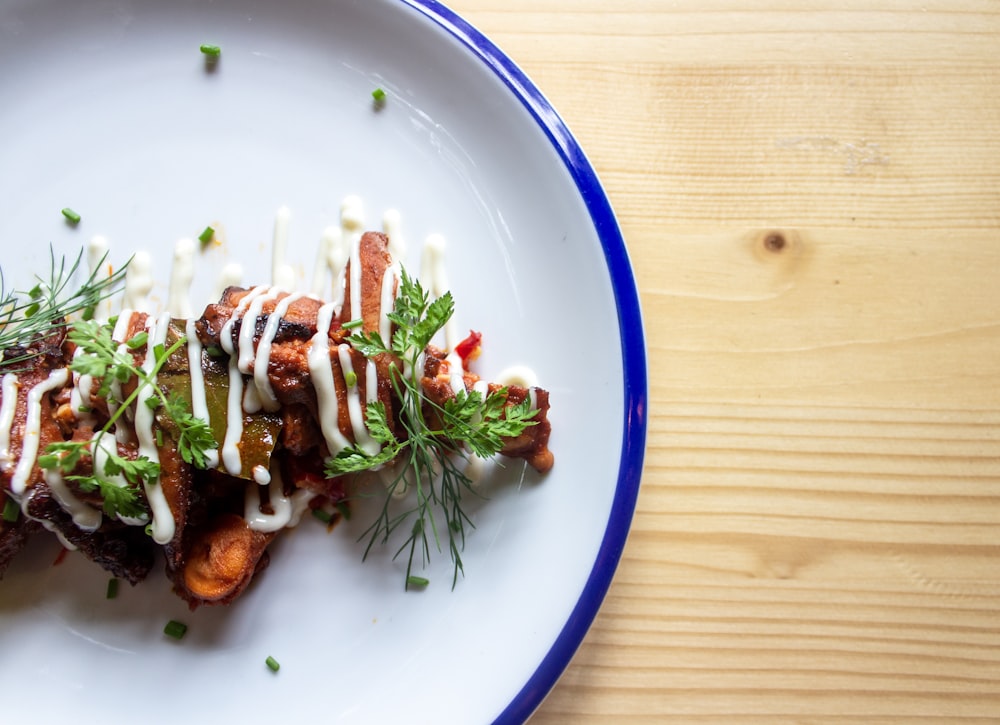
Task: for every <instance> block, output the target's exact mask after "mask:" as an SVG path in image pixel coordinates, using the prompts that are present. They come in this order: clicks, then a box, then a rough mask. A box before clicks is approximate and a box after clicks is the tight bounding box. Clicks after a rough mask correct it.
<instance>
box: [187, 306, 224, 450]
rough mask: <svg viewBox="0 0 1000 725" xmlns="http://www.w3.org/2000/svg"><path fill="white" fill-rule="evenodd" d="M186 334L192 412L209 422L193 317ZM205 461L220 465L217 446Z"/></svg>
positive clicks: (200, 348)
mask: <svg viewBox="0 0 1000 725" xmlns="http://www.w3.org/2000/svg"><path fill="white" fill-rule="evenodd" d="M184 335H185V336H186V337H187V354H188V370H189V371H190V373H191V413H192V414H193V415H194V417H195V418H200V419H201V420H203V421H205V423H206V424H209V423H211V422H212V421H211V417H210V414H209V412H208V395H207V392H206V390H205V371H204V370H202V367H201V351H202V347H201V340H199V339H198V331H197V328H196V326H195V321H194V320H193V319H189V320H188V321H187V323H186V324H185V326H184ZM205 462H206V465H207V466H208V468H215V467H216V466H218V465H219V451H218V450H217V449H215V448H212V449H211V450H208V451H206V452H205Z"/></svg>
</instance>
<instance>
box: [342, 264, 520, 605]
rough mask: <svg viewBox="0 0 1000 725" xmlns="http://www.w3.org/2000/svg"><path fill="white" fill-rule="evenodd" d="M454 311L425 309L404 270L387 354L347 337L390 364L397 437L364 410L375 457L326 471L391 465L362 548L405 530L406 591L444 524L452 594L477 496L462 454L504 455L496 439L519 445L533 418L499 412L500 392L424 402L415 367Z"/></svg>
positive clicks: (449, 304) (346, 453) (383, 414)
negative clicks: (403, 498) (470, 503)
mask: <svg viewBox="0 0 1000 725" xmlns="http://www.w3.org/2000/svg"><path fill="white" fill-rule="evenodd" d="M453 311H454V301H453V299H452V296H451V293H445V294H444V295H442V296H440V297H437V298H435V299H434V300H430V299H429V295H428V293H427V292H426V291H425V290H424V289H423V287H422V286H421V285H420V282H419V281H418V280H416V279H414V278H411V277H410V276H409V275H408V274H407V273H406V270H402V273H401V280H400V285H399V295H398V296H397V298H396V303H395V305H394V308H393V311H392V312H391V313H389V315H388V317H389V319H390V320H391V321H392V323H393V325H394V328H395V329H394V331H393V333H392V338H391V341H390V343H389V344H386V342H385V341H384V340H383V339H382V337H381V336H380V335H379V333H377V332H367V333H366V332H355V333H353V334H352V335H351V336H350V337H349V338H348V342H349V343H350V344H351V346H352V347H354V349H356V350H358V351H359V352H361V353H362V354H364V355H365V356H367V357H374V356H377V355H390V356H392V358H393V359H394V361H396V362H394V363H393V364H392V365H391V366H390V375H391V382H392V386H393V390H394V392H395V395H396V398H397V399H398V401H399V416H398V420H397V421H396V423H397V424H398V427H399V429H401V430H402V435H400V436H399V437H397V436H396V435H395V434H394V433H393V430H394V428H393V426H392V425H391V424H390V421H389V418H388V413H387V411H386V408H385V406H384V405H383V404H382V403H370V404H369V405H368V406H367V409H366V412H365V422H366V426H367V428H368V432H369V434H370V435H371V437H372V438H373V439H374V440H376V441H377V442H378V443H379V444H380V445H381V450H380V451H379V452H378V453H376V454H369V453H367V452H365V451H364V450H362V449H361V448H360V447H359V446H351V447H349V448H347V449H345V450H343V451H341V452H340V453H339V454H337V455H336V456H335V457H333V458H331V459H329V460H328V461H327V463H326V472H327V475H329V476H337V475H343V474H347V473H358V472H361V471H365V470H371V469H376V468H379V467H382V466H384V465H386V464H389V463H391V462H395V464H394V465H395V466H396V469H395V470H396V471H397V472H396V474H395V476H394V477H393V479H392V481H391V482H390V484H389V485H388V487H387V493H386V497H385V500H384V502H383V505H382V509H381V511H380V512H379V514H378V516H377V518H376V520H375V522H374V523H372V525H371V526H370V527H369V528H368V529H367V530H366V531H365V534H364V536H367V537H368V547H367V549H366V551H365V554H366V555H367V553H368V552H369V551H370V550H371V547H372V546H373V545H374V544H375V543H376V542H382V543H384V542H386V541H387V540H388V539H389V537H390V536H391V535H392V533H393V532H394V531H396V530H397V529H398V528H399V527H400V526H402V525H403V524H404V523H405V522H408V521H410V520H412V521H413V523H412V525H410V533H409V536H408V537H407V538H406V540H405V541H404V542H403V544H402V546H400V548H399V549H398V550H397V552H396V556H398V555H399V554H401V553H402V552H404V551H406V552H408V560H407V565H406V587H407V588H409V586H410V585H411V583H413V582H415V581H417V580H419V581H421V582H423V580H422V579H421V578H420V577H414V575H413V574H412V569H413V564H414V559H415V557H416V554H417V551H418V549H419V551H420V552H421V555H422V558H423V560H424V562H425V563H426V562H427V560H428V559H429V557H430V550H431V543H430V542H431V540H433V542H434V545H435V547H436V548H437V549H438V550H439V551H440V549H441V535H440V531H439V528H438V520H437V515H441V516H443V519H444V527H443V528H444V530H445V531H446V532H447V534H448V549H449V553H450V555H451V559H452V562H453V563H454V573H453V577H452V586H454V585H455V583H456V582H457V580H458V575H459V573H462V572H464V568H463V564H462V556H461V552H462V549H463V548H464V545H465V533H466V526H470V527H471V526H473V524H472V521H471V519H470V518H469V516H468V515H467V514H466V512H465V511H464V509H463V507H462V501H463V496H464V495H466V494H472V495H478V494H476V492H475V490H474V489H473V487H472V481H471V479H470V478H469V477H468V476H467V475H466V474H465V472H464V469H463V467H462V466H461V465H460V462H462V461H464V460H466V459H467V458H468V455H469V452H470V451H471V453H472V454H473V455H475V456H478V457H481V458H489V457H490V456H493V455H495V454H496V453H498V452H499V451H500V450H501V449H502V447H503V439H504V438H508V437H513V436H517V435H520V434H521V433H522V432H523V431H524V429H525V428H526V427H527V426H529V425H534V424H535V422H534V421H533V420H532V418H533V417H534V416H535V415H536V413H537V411H536V410H532V409H531V404H530V401H528V400H525V401H524V402H523V403H520V404H518V405H508V404H507V393H508V391H507V388H500V389H497V390H494V391H492V392H490V393H488V394H487V395H485V396H483V395H482V394H480V393H479V392H476V391H473V392H466V391H460V392H459V393H458V394H457V395H456V396H455V397H453V398H451V399H448V400H446V401H445V402H444V405H438V404H436V403H434V402H433V401H430V400H428V399H427V398H426V397H425V396H424V394H423V388H422V385H421V382H420V380H421V377H422V376H423V369H422V358H423V355H424V352H425V350H426V348H427V346H428V345H429V344H430V342H431V340H432V339H433V338H434V336H435V335H436V334H437V333H438V332H439V331H440V330H441V329H442V328H443V327H444V326H445V324H446V323H447V322H448V320H449V319H450V318H451V315H452V313H453ZM404 491H405V492H408V493H409V494H410V496H411V499H410V500H412V501H413V503H412V504H410V505H409V507H408V508H406V504H403V506H404V510H402V511H396V508H397V507H396V506H394V501H395V499H396V498H397V497H396V494H397V493H402V492H404Z"/></svg>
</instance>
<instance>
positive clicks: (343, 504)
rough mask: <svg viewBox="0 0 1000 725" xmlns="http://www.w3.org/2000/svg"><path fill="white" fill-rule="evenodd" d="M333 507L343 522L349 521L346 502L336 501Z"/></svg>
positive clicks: (349, 512)
mask: <svg viewBox="0 0 1000 725" xmlns="http://www.w3.org/2000/svg"><path fill="white" fill-rule="evenodd" d="M333 507H334V508H335V509H337V511H339V512H340V515H341V516H343V517H344V521H350V520H351V507H350V506H348V505H347V501H337V503H335V504H334V505H333Z"/></svg>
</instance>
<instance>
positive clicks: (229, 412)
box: [219, 286, 269, 476]
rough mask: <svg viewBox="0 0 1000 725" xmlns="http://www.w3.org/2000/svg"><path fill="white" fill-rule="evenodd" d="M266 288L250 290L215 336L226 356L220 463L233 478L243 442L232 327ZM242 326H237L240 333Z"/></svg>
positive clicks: (240, 463) (239, 465)
mask: <svg viewBox="0 0 1000 725" xmlns="http://www.w3.org/2000/svg"><path fill="white" fill-rule="evenodd" d="M268 289H269V288H267V287H263V286H261V287H254V288H253V289H251V290H250V291H249V292H247V293H246V294H245V295H244V296H243V299H241V300H240V301H239V303H237V305H236V309H235V310H233V314H232V316H231V317H230V318H229V319H228V320H226V324H224V325H223V326H222V330H221V332H220V333H219V344H220V345H222V349H223V350H224V351H225V352H226V353H227V354H228V355H229V395H228V398H227V400H226V435H225V438H224V439H223V443H222V453H221V459H222V463H223V465H224V466H225V469H226V471H227V472H228V473H229V474H231V475H233V476H235V475H238V474H239V473H240V471H241V470H242V468H243V461H242V458H241V456H240V449H239V447H238V446H237V444H238V443H239V442H240V440H241V439H242V438H243V373H242V372H241V371H240V367H239V360H238V358H237V356H236V354H235V353H236V346H235V345H234V343H233V325H234V324H235V322H236V320H237V319H239V317H240V313H242V312H245V311H246V309H247V307H249V305H250V304H251V303H252V302H253V301H254V300H255V299H256V298H258V297H260V296H261V295H263V294H266V293H267V292H268ZM242 327H243V325H241V330H242Z"/></svg>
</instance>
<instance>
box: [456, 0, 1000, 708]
mask: <svg viewBox="0 0 1000 725" xmlns="http://www.w3.org/2000/svg"><path fill="white" fill-rule="evenodd" d="M449 5H450V7H452V8H453V9H455V10H456V11H457V12H459V13H460V14H462V15H463V16H464V17H466V18H467V19H468V20H469V21H470V22H472V23H473V24H474V25H476V26H477V27H478V28H479V29H480V30H482V31H483V32H485V33H486V34H487V35H488V36H489V37H490V38H491V39H492V40H494V41H495V42H496V43H497V44H498V45H499V46H500V47H501V48H503V49H504V50H505V51H507V52H508V53H509V54H510V55H511V57H512V58H513V59H514V60H515V61H516V62H517V63H518V64H519V65H520V66H521V67H522V68H523V69H524V70H525V71H526V72H527V73H528V75H529V76H530V77H532V79H533V80H534V81H535V82H536V83H537V84H538V85H539V86H540V88H541V89H542V90H543V92H544V93H545V94H546V95H547V97H548V98H549V99H550V100H551V101H552V103H553V105H554V106H555V107H556V108H557V110H558V111H559V112H560V113H561V115H562V116H563V117H564V118H565V120H566V121H567V123H568V124H569V126H570V128H571V129H572V130H573V131H574V132H575V134H576V135H577V138H578V139H579V140H580V142H581V144H582V145H583V147H584V149H585V150H586V151H587V153H588V155H589V157H590V159H591V161H592V162H593V164H594V166H595V167H596V169H597V171H598V174H599V175H600V177H601V178H602V180H603V182H604V184H605V186H606V189H607V192H608V195H609V197H610V199H611V202H612V204H613V205H614V206H615V208H616V210H617V212H618V214H619V219H620V222H621V225H622V229H623V232H624V235H625V238H626V240H627V243H628V247H629V251H630V254H631V257H632V261H633V264H634V267H635V273H636V277H637V281H638V285H639V288H640V292H641V297H642V304H643V305H644V315H645V320H646V326H647V328H646V333H647V342H648V354H649V365H650V371H651V377H650V407H649V419H648V422H649V438H648V449H647V454H646V469H645V474H644V478H643V483H642V490H641V493H640V496H639V504H638V510H637V511H636V516H635V520H634V528H633V531H632V534H631V536H630V539H629V543H628V546H627V548H626V550H625V554H624V558H623V560H622V563H621V566H620V568H619V570H618V573H617V575H616V578H615V582H614V584H613V586H612V588H611V591H610V593H609V596H608V598H607V600H606V601H605V604H604V607H603V609H602V611H601V613H600V614H599V616H598V617H597V620H596V622H595V625H594V627H593V629H592V630H591V631H590V633H589V635H588V636H587V638H586V640H585V641H584V643H583V645H582V647H581V648H580V650H579V652H578V653H577V655H576V657H575V658H574V660H573V662H572V663H571V665H570V666H569V668H568V670H567V671H566V673H565V675H564V677H563V678H562V679H561V681H560V682H559V684H558V685H557V686H556V688H555V689H554V691H553V692H552V693H551V695H550V696H549V698H548V699H547V700H546V701H545V702H544V703H543V705H542V707H541V708H540V710H539V712H538V713H537V714H536V716H535V717H534V718H533V720H532V723H533V725H543V724H548V723H602V724H603V723H612V722H614V723H620V722H629V723H633V722H636V723H639V722H642V723H664V722H678V723H701V722H719V721H725V722H741V723H743V722H762V723H786V722H796V723H881V722H915V721H919V722H921V723H923V722H926V721H941V722H998V721H1000V598H998V597H1000V3H997V2H996V1H995V0H994V1H990V0H979V1H978V2H977V1H974V0H961V1H959V0H928V1H927V2H904V1H902V0H896V1H894V0H848V1H847V2H840V3H835V2H832V1H830V2H821V1H808V0H800V1H798V2H786V3H742V4H741V3H737V2H735V1H734V0H660V1H657V0H624V1H621V2H619V1H615V2H608V1H606V0H602V1H600V2H597V1H595V0H451V1H450V3H449ZM766 6H773V7H774V8H775V9H762V8H764V7H766Z"/></svg>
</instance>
